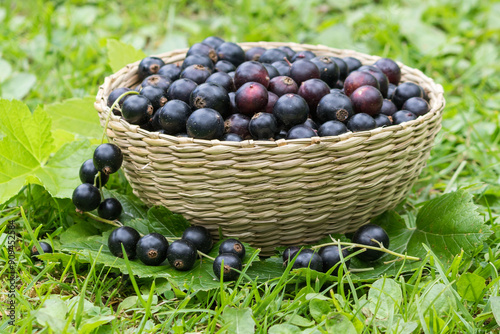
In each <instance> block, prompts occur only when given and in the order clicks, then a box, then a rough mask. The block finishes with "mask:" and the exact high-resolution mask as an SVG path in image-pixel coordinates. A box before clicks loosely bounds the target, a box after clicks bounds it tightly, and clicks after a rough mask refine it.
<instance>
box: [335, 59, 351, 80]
mask: <svg viewBox="0 0 500 334" xmlns="http://www.w3.org/2000/svg"><path fill="white" fill-rule="evenodd" d="M330 59H331V60H333V61H334V62H335V64H337V67H338V68H339V80H340V81H344V80H345V78H347V76H348V75H349V67H348V66H347V63H346V62H345V61H343V60H342V59H340V58H338V57H330Z"/></svg>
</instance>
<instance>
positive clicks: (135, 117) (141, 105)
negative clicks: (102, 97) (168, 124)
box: [122, 95, 154, 125]
mask: <svg viewBox="0 0 500 334" xmlns="http://www.w3.org/2000/svg"><path fill="white" fill-rule="evenodd" d="M153 111H154V107H153V105H152V104H151V101H149V99H148V98H147V97H145V96H143V95H131V96H130V97H129V98H128V99H126V100H125V102H123V106H122V116H123V118H124V119H125V120H126V121H127V122H129V123H131V124H136V125H140V124H145V123H147V122H148V121H149V120H150V119H151V116H152V115H153Z"/></svg>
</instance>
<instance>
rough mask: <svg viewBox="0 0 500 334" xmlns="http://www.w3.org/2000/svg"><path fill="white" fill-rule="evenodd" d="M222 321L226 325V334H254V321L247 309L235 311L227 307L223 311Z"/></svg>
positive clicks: (249, 310) (250, 311)
mask: <svg viewBox="0 0 500 334" xmlns="http://www.w3.org/2000/svg"><path fill="white" fill-rule="evenodd" d="M222 319H223V320H224V322H225V323H226V324H228V326H227V327H226V328H227V331H228V333H235V334H253V333H255V321H254V320H253V318H252V310H251V309H250V308H249V307H246V308H243V309H237V308H234V307H228V308H225V309H224V313H223V314H222Z"/></svg>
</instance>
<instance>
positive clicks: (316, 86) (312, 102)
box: [297, 79, 330, 117]
mask: <svg viewBox="0 0 500 334" xmlns="http://www.w3.org/2000/svg"><path fill="white" fill-rule="evenodd" d="M329 93H330V87H329V86H328V85H327V84H326V83H325V82H324V81H323V80H320V79H309V80H306V81H304V82H302V84H301V85H300V87H299V91H298V92H297V94H299V95H300V96H302V97H303V98H304V100H306V102H307V105H308V106H309V112H310V113H311V115H313V117H314V116H315V115H316V107H317V106H318V103H319V101H320V100H321V99H322V98H323V96H325V95H327V94H329Z"/></svg>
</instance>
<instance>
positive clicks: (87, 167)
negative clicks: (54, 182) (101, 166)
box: [80, 159, 109, 188]
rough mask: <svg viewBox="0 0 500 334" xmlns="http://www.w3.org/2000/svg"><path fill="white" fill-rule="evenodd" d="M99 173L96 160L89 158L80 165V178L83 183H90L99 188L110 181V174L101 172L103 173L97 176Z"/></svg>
mask: <svg viewBox="0 0 500 334" xmlns="http://www.w3.org/2000/svg"><path fill="white" fill-rule="evenodd" d="M97 173H98V171H97V169H96V168H95V166H94V162H93V161H92V159H88V160H86V161H85V162H84V163H83V164H82V166H81V167H80V180H81V181H82V183H90V184H93V185H94V186H96V187H98V188H99V187H102V186H104V185H105V184H106V183H107V182H108V180H109V175H106V174H104V173H101V175H100V176H99V177H97V178H96V176H97Z"/></svg>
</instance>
